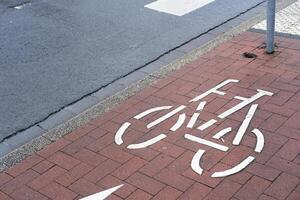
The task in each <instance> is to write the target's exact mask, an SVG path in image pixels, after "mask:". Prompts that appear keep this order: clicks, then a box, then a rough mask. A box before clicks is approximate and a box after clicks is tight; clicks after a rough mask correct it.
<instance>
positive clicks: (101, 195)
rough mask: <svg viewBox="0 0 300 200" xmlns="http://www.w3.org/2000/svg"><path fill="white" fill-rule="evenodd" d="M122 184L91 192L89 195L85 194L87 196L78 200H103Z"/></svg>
mask: <svg viewBox="0 0 300 200" xmlns="http://www.w3.org/2000/svg"><path fill="white" fill-rule="evenodd" d="M123 185H124V184H122V185H118V186H116V187H112V188H109V189H107V190H104V191H102V192H98V193H96V194H93V195H90V196H87V197H84V198H82V199H80V200H104V199H106V198H107V197H108V196H109V195H111V194H112V193H113V192H115V191H117V190H118V189H119V188H121V187H123Z"/></svg>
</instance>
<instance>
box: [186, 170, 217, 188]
mask: <svg viewBox="0 0 300 200" xmlns="http://www.w3.org/2000/svg"><path fill="white" fill-rule="evenodd" d="M182 175H183V176H185V177H187V178H189V179H192V180H194V181H197V182H199V183H201V184H204V185H207V186H209V187H211V188H215V187H216V186H217V185H218V184H219V183H220V182H221V180H222V179H221V178H212V177H211V173H210V172H207V171H204V172H203V173H202V174H201V176H200V175H199V174H197V173H195V172H194V171H193V170H192V169H191V168H188V169H186V171H185V172H183V173H182Z"/></svg>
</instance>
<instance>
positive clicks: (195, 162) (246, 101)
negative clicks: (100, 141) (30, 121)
mask: <svg viewBox="0 0 300 200" xmlns="http://www.w3.org/2000/svg"><path fill="white" fill-rule="evenodd" d="M238 82H239V80H236V79H228V80H225V81H223V82H222V83H220V84H218V85H217V86H215V87H213V88H211V89H209V90H208V91H206V92H204V93H202V94H201V95H198V96H196V97H195V98H193V99H191V100H190V101H189V103H193V102H194V103H195V102H196V103H198V104H197V107H196V110H195V112H194V113H193V115H192V117H190V119H189V120H188V122H187V125H186V128H187V129H190V130H191V129H193V128H194V127H195V124H196V122H197V120H198V118H199V116H200V114H201V111H203V110H204V109H205V105H206V103H207V102H206V101H202V100H203V99H204V98H205V97H207V96H208V95H210V94H213V93H214V94H217V95H221V96H223V95H225V94H226V92H224V91H220V89H221V88H222V87H224V86H225V85H227V84H230V83H238ZM272 95H273V93H271V92H268V91H265V90H260V89H257V93H256V94H254V95H253V96H251V97H249V98H247V97H242V96H235V97H234V99H237V100H240V101H241V102H240V103H238V104H237V105H235V106H233V107H232V108H230V109H228V110H226V111H224V112H223V113H221V114H219V115H218V116H217V117H216V119H210V120H209V121H207V122H205V123H203V124H201V125H200V126H198V127H196V129H197V130H198V131H204V130H205V129H207V128H209V127H211V126H212V125H213V124H215V123H217V122H218V120H223V119H225V118H226V117H228V116H230V115H231V114H233V113H235V112H237V111H239V110H240V109H242V108H244V107H246V106H248V105H250V104H252V103H253V102H255V101H256V100H258V99H259V98H261V97H263V96H272ZM257 107H258V104H252V105H251V106H250V108H249V110H248V112H247V114H246V116H245V118H244V120H243V122H242V124H241V125H240V127H239V129H238V131H237V133H236V135H235V137H234V139H233V141H232V144H233V145H239V144H240V143H241V141H242V139H243V137H244V135H245V134H246V131H247V129H248V127H249V125H250V122H251V120H252V118H253V116H254V114H255V112H256V110H257ZM186 108H187V106H186V105H180V106H177V107H173V106H160V107H154V108H151V109H148V110H146V111H144V112H142V113H139V114H138V115H136V116H134V117H133V118H134V119H135V120H141V119H143V118H144V117H146V116H148V115H149V114H153V113H156V112H160V111H163V110H170V112H168V113H166V114H164V115H163V116H161V117H159V118H158V119H156V120H154V121H152V122H150V123H149V124H147V129H152V128H154V127H156V126H157V125H159V124H161V123H162V122H164V121H166V120H168V119H169V118H171V117H172V116H174V115H176V114H179V115H178V119H177V122H176V123H175V124H174V125H173V126H171V127H170V129H169V130H170V131H172V132H175V131H177V130H178V129H179V128H181V127H182V126H183V125H184V123H185V122H186V120H187V118H188V117H187V115H186V114H185V113H184V112H183V111H184V110H185V109H186ZM130 126H131V123H130V122H125V123H123V124H122V125H121V127H120V128H119V129H118V131H117V132H116V134H115V143H116V144H117V145H122V144H123V142H124V141H123V136H124V134H126V130H127V129H128V128H129V127H130ZM230 132H232V127H227V128H225V129H223V130H221V131H219V132H217V133H215V134H214V135H213V136H212V138H213V140H217V141H218V140H221V141H224V140H223V138H222V137H223V136H225V135H226V134H229V133H230ZM251 133H253V134H254V135H255V137H256V146H255V148H254V152H256V153H260V152H261V151H262V150H263V147H264V135H263V134H262V132H261V131H260V130H258V129H256V128H254V129H253V130H251ZM166 137H167V135H165V134H163V133H161V134H159V135H157V136H155V137H153V138H152V139H149V140H147V141H144V142H141V143H136V144H130V145H128V146H127V147H126V148H128V149H133V150H134V149H142V148H147V147H149V146H151V145H153V144H155V143H157V142H159V141H161V140H163V139H164V138H166ZM184 138H185V139H187V140H189V141H192V142H196V143H199V144H202V145H207V146H209V147H212V148H214V149H217V150H220V151H224V152H226V151H228V150H229V147H227V146H225V145H223V144H220V143H217V142H214V141H209V140H206V139H203V138H201V137H198V136H195V135H191V134H188V133H186V134H185V135H184ZM204 153H205V150H203V149H199V150H198V151H197V152H196V153H195V155H194V156H193V158H192V160H191V168H192V170H193V171H194V172H195V173H197V174H199V175H201V174H202V173H203V169H202V167H201V165H200V163H201V158H202V157H203V155H204ZM254 160H255V157H254V156H248V157H247V158H245V159H244V160H243V161H242V162H240V163H239V164H237V165H236V166H234V167H232V168H230V169H225V170H223V171H218V172H214V173H213V174H212V175H211V177H214V178H216V177H226V176H229V175H232V174H235V173H238V172H240V171H241V170H243V169H244V168H246V167H247V166H248V165H249V164H250V163H251V162H253V161H254ZM122 186H123V185H119V186H116V187H113V188H110V189H108V190H106V191H103V192H101V193H102V194H106V195H110V194H111V193H112V192H114V191H115V190H117V189H119V188H120V187H122ZM105 192H106V193H105ZM97 194H98V195H99V194H100V193H97ZM97 194H95V195H97ZM92 196H93V195H92ZM98 197H99V196H98ZM105 198H106V197H104V196H102V198H100V199H105ZM84 200H89V199H88V197H86V198H84ZM90 200H92V198H91V199H90Z"/></svg>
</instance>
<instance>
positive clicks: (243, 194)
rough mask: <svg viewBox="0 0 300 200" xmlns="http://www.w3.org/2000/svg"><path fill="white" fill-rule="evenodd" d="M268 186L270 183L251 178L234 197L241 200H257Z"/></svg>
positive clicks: (261, 179)
mask: <svg viewBox="0 0 300 200" xmlns="http://www.w3.org/2000/svg"><path fill="white" fill-rule="evenodd" d="M270 184H271V182H270V181H267V180H265V179H263V178H259V177H257V176H253V177H252V178H251V179H250V180H249V181H248V182H247V183H246V184H245V185H243V186H242V188H241V189H240V190H239V191H238V192H237V193H236V194H235V195H234V196H235V197H237V198H238V199H243V200H248V199H257V198H258V197H259V196H260V195H261V194H262V193H263V192H264V190H265V189H267V188H268V186H269V185H270Z"/></svg>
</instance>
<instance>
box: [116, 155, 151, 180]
mask: <svg viewBox="0 0 300 200" xmlns="http://www.w3.org/2000/svg"><path fill="white" fill-rule="evenodd" d="M146 163H147V162H146V161H144V160H142V159H140V158H138V157H133V158H131V159H130V160H128V161H127V162H126V163H124V164H123V165H122V166H121V167H119V168H118V169H116V170H115V171H114V172H113V173H112V174H113V175H114V176H116V177H117V178H119V179H121V180H125V179H127V178H128V177H129V176H131V175H132V174H134V173H135V172H136V171H138V170H139V169H140V168H141V167H143V166H144V165H145V164H146Z"/></svg>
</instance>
